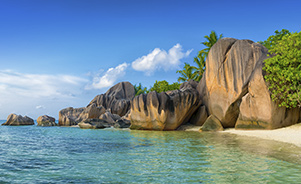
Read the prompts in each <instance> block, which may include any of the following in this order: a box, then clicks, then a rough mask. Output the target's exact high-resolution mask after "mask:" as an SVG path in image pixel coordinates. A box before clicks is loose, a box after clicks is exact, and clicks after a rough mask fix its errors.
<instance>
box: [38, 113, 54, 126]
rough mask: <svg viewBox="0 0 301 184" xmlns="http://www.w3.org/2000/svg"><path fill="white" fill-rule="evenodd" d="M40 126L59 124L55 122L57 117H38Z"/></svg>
mask: <svg viewBox="0 0 301 184" xmlns="http://www.w3.org/2000/svg"><path fill="white" fill-rule="evenodd" d="M37 123H38V126H57V124H56V123H55V118H53V117H50V116H47V115H44V116H40V117H38V119H37Z"/></svg>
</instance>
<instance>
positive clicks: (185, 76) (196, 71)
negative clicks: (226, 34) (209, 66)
mask: <svg viewBox="0 0 301 184" xmlns="http://www.w3.org/2000/svg"><path fill="white" fill-rule="evenodd" d="M222 37H223V34H221V35H219V36H217V34H216V32H215V31H211V33H210V35H209V36H207V35H206V36H204V38H205V39H206V41H205V42H202V44H203V45H204V46H205V47H206V48H205V49H203V50H201V51H199V53H198V56H197V57H195V58H194V61H193V62H194V63H195V64H196V65H197V66H190V65H189V64H187V63H185V66H184V68H183V70H178V71H177V73H180V74H181V76H180V77H179V78H178V81H179V82H185V81H189V80H190V79H193V80H195V81H200V80H201V78H202V76H203V73H204V71H205V67H206V65H205V63H206V58H207V56H208V53H209V50H210V49H211V47H212V46H213V45H214V44H215V43H216V42H217V41H218V40H219V39H221V38H222Z"/></svg>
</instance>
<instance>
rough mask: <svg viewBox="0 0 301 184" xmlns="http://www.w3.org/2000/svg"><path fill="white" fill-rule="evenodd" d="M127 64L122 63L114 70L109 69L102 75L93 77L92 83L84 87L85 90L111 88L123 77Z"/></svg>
mask: <svg viewBox="0 0 301 184" xmlns="http://www.w3.org/2000/svg"><path fill="white" fill-rule="evenodd" d="M127 67H128V64H127V63H122V64H120V65H118V66H117V67H115V68H109V69H108V70H107V71H106V72H105V73H104V75H102V76H100V75H99V74H97V75H95V76H94V77H93V83H92V84H90V85H87V86H86V89H87V90H89V89H102V88H106V87H111V86H113V84H114V83H115V82H116V81H117V80H118V79H119V78H121V77H123V76H124V75H125V70H126V69H127Z"/></svg>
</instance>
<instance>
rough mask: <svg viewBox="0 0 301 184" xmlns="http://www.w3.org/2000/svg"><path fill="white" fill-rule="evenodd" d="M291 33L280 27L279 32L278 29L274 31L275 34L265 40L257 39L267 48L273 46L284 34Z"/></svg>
mask: <svg viewBox="0 0 301 184" xmlns="http://www.w3.org/2000/svg"><path fill="white" fill-rule="evenodd" d="M290 34H291V33H290V32H289V30H287V29H282V30H281V31H280V32H279V31H278V30H276V31H275V35H272V36H270V37H269V38H268V39H267V40H265V41H259V43H261V44H262V45H263V46H265V47H266V48H267V49H268V50H270V49H271V48H273V47H274V46H275V45H277V43H278V42H279V41H280V40H282V37H283V36H285V35H290Z"/></svg>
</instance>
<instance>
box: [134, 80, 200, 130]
mask: <svg viewBox="0 0 301 184" xmlns="http://www.w3.org/2000/svg"><path fill="white" fill-rule="evenodd" d="M188 83H191V84H185V85H183V86H182V88H181V89H180V90H174V91H168V92H166V93H165V92H162V93H157V92H155V91H152V92H150V93H148V94H141V95H139V96H136V97H135V98H134V99H133V101H132V105H131V114H130V118H131V127H130V128H131V129H138V130H175V129H176V128H178V127H179V126H180V125H181V124H182V123H185V122H187V121H188V120H189V119H190V117H191V115H192V114H193V113H194V112H195V110H196V109H197V108H198V107H199V105H200V99H199V94H198V92H197V91H196V89H195V88H193V86H194V84H195V83H194V81H190V82H188Z"/></svg>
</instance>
